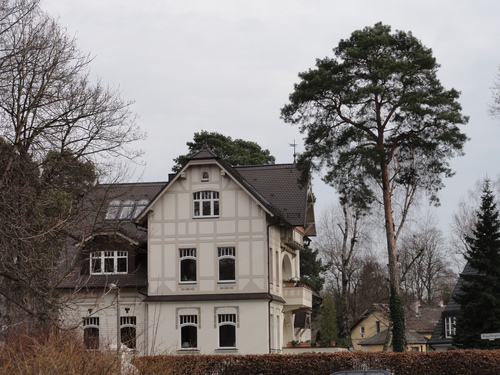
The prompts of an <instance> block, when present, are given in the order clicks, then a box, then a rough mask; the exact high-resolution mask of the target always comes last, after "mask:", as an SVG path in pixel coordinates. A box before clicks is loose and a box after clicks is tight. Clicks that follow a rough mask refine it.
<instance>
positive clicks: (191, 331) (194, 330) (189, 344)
mask: <svg viewBox="0 0 500 375" xmlns="http://www.w3.org/2000/svg"><path fill="white" fill-rule="evenodd" d="M179 325H180V327H181V346H182V348H183V349H193V348H197V347H198V315H179Z"/></svg>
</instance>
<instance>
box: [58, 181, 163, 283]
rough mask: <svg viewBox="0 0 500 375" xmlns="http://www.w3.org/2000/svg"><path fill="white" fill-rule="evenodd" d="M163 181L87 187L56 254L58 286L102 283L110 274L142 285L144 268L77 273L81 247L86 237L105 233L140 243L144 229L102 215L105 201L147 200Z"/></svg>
mask: <svg viewBox="0 0 500 375" xmlns="http://www.w3.org/2000/svg"><path fill="white" fill-rule="evenodd" d="M165 184H166V183H165V182H154V183H151V182H150V183H133V184H103V185H97V186H96V187H94V188H93V189H92V190H91V191H89V192H88V193H87V194H86V195H85V196H84V197H83V198H82V202H81V207H80V209H79V213H78V216H77V218H76V220H75V225H74V226H73V228H72V229H71V231H70V234H69V237H68V239H67V240H66V244H65V246H64V248H63V249H62V251H61V257H60V267H59V269H60V273H59V275H60V277H61V279H62V281H61V282H60V283H59V287H60V288H75V287H83V286H86V287H91V288H94V287H102V286H105V285H107V284H109V282H111V281H110V279H111V278H113V279H114V281H116V283H118V284H119V285H122V286H130V287H131V286H137V287H140V286H145V285H146V280H147V277H146V270H145V269H144V270H140V269H139V270H137V271H136V272H135V273H132V274H128V275H107V276H100V275H93V276H91V277H89V275H80V269H81V268H80V265H81V261H82V257H81V249H82V246H83V244H84V243H85V242H86V241H89V240H91V239H92V238H94V237H96V236H103V235H104V236H107V237H109V238H112V239H120V240H122V241H125V242H128V243H131V244H133V245H135V246H136V247H137V248H138V247H140V245H141V244H144V243H145V241H146V239H147V232H146V231H145V229H144V228H140V227H138V226H137V225H136V224H134V223H133V222H132V221H131V220H130V219H127V220H106V219H105V215H106V211H107V209H108V206H109V203H110V202H111V201H112V200H114V199H118V200H133V201H139V200H141V199H147V200H151V199H153V198H154V197H155V196H156V194H157V193H158V192H159V191H160V190H161V188H162V187H163V186H165ZM115 278H116V280H115Z"/></svg>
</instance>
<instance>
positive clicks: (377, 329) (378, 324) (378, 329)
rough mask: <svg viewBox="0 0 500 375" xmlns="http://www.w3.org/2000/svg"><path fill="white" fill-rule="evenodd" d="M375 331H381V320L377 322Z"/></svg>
mask: <svg viewBox="0 0 500 375" xmlns="http://www.w3.org/2000/svg"><path fill="white" fill-rule="evenodd" d="M375 333H380V322H379V321H376V322H375Z"/></svg>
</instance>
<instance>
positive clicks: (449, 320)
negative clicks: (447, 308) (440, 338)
mask: <svg viewBox="0 0 500 375" xmlns="http://www.w3.org/2000/svg"><path fill="white" fill-rule="evenodd" d="M455 323H456V318H455V317H454V316H448V317H446V318H444V337H446V338H452V337H453V336H455V333H456V328H455Z"/></svg>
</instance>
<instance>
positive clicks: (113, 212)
mask: <svg viewBox="0 0 500 375" xmlns="http://www.w3.org/2000/svg"><path fill="white" fill-rule="evenodd" d="M148 203H149V200H148V199H139V200H132V199H126V200H120V199H113V200H112V201H111V202H109V205H108V209H107V211H106V214H105V216H104V218H105V219H106V220H132V219H135V218H136V217H137V216H139V214H140V213H141V212H142V210H144V208H145V207H146V206H147V205H148Z"/></svg>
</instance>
